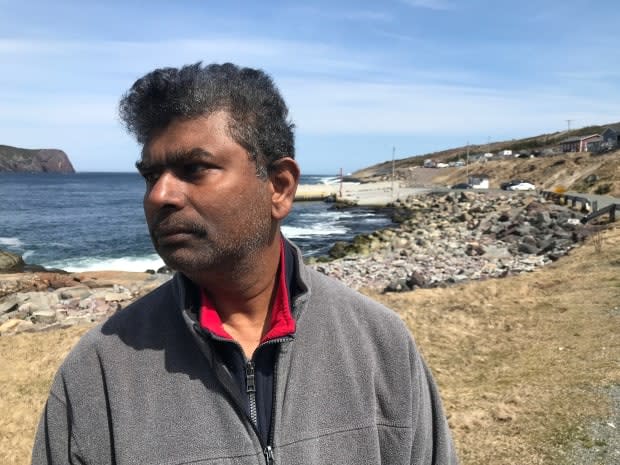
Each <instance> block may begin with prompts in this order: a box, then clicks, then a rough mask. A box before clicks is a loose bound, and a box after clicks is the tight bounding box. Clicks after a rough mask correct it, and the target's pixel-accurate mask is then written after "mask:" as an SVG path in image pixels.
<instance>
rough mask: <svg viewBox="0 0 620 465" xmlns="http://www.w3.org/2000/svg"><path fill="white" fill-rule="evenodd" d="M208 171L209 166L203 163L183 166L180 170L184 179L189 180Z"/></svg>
mask: <svg viewBox="0 0 620 465" xmlns="http://www.w3.org/2000/svg"><path fill="white" fill-rule="evenodd" d="M208 169H209V166H207V165H205V164H203V163H188V164H186V165H183V167H182V169H181V175H182V176H183V177H185V178H191V177H194V176H198V175H200V174H202V173H203V172H205V171H207V170H208Z"/></svg>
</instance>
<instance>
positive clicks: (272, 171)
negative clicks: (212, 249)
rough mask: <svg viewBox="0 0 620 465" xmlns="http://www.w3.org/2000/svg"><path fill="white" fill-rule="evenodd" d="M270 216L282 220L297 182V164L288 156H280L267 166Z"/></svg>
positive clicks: (288, 209)
mask: <svg viewBox="0 0 620 465" xmlns="http://www.w3.org/2000/svg"><path fill="white" fill-rule="evenodd" d="M269 182H270V183H271V216H272V217H273V219H275V220H278V221H280V220H283V219H284V218H285V217H286V215H288V214H289V212H290V211H291V208H292V207H293V201H294V200H295V192H296V191H297V185H298V184H299V166H298V165H297V162H296V161H295V160H293V159H292V158H290V157H285V158H280V159H279V160H276V161H275V162H273V163H272V164H271V166H270V167H269Z"/></svg>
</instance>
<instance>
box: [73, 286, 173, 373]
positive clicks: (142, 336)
mask: <svg viewBox="0 0 620 465" xmlns="http://www.w3.org/2000/svg"><path fill="white" fill-rule="evenodd" d="M172 286H173V284H172V282H171V281H168V282H166V283H164V284H162V285H161V286H159V287H157V288H156V289H154V290H153V291H151V292H149V293H148V294H146V295H144V296H143V297H140V298H139V299H137V300H136V301H134V302H133V303H131V304H130V305H128V306H127V307H125V308H123V309H121V310H119V311H117V312H116V313H115V314H114V315H112V316H111V317H110V318H108V319H107V320H106V321H104V322H102V323H100V324H98V325H97V326H95V327H94V328H92V329H91V330H89V331H88V332H87V333H86V334H85V335H84V336H82V338H81V339H80V340H79V341H78V343H77V344H76V346H75V347H74V348H73V350H72V351H71V352H70V354H69V356H68V357H67V362H71V360H72V359H80V358H84V357H91V356H93V355H96V356H97V357H100V356H101V354H105V353H108V352H118V351H121V350H123V349H125V348H127V349H130V350H131V349H132V348H134V349H140V348H146V347H147V346H148V345H152V344H154V341H155V340H156V339H158V338H161V337H162V336H163V334H164V333H166V332H169V331H171V330H173V328H175V327H176V328H179V327H181V326H182V316H181V315H180V311H178V308H179V306H178V304H177V303H175V300H174V294H173V290H172ZM175 321H177V323H179V324H176V325H175V324H174V322H175Z"/></svg>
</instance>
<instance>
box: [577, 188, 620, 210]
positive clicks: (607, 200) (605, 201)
mask: <svg viewBox="0 0 620 465" xmlns="http://www.w3.org/2000/svg"><path fill="white" fill-rule="evenodd" d="M566 195H574V196H575V197H584V198H586V199H588V200H589V201H590V202H593V201H596V203H597V206H598V209H599V210H600V209H601V208H605V207H606V206H608V205H611V204H612V203H615V204H617V205H618V206H620V199H619V198H617V197H612V196H610V195H594V194H584V193H582V192H566Z"/></svg>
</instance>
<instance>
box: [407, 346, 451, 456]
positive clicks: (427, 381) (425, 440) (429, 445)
mask: <svg viewBox="0 0 620 465" xmlns="http://www.w3.org/2000/svg"><path fill="white" fill-rule="evenodd" d="M411 363H412V378H413V379H412V381H413V383H414V388H413V396H412V400H413V415H412V422H413V425H412V426H413V445H412V449H411V464H428V465H457V464H458V459H457V456H456V452H455V449H454V444H453V442H452V436H451V433H450V428H449V427H448V421H447V419H446V416H445V414H444V411H443V407H442V404H441V399H440V397H439V391H438V389H437V385H436V384H435V381H434V379H433V375H432V374H431V372H430V370H429V369H428V367H427V366H426V363H425V362H424V360H423V359H422V357H421V355H420V354H419V352H418V351H417V349H416V348H415V343H413V341H412V350H411Z"/></svg>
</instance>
